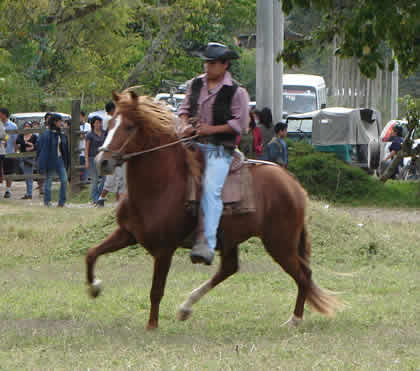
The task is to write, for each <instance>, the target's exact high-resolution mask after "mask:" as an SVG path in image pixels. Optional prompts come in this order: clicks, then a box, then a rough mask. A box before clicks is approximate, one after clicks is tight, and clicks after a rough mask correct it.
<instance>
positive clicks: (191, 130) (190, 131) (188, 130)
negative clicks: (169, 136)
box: [182, 125, 196, 137]
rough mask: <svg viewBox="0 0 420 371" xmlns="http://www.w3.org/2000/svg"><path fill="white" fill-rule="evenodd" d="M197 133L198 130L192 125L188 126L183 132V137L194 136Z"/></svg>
mask: <svg viewBox="0 0 420 371" xmlns="http://www.w3.org/2000/svg"><path fill="white" fill-rule="evenodd" d="M195 132H196V129H195V128H194V127H192V125H186V126H185V127H184V129H183V130H182V136H183V137H190V136H191V135H194V134H195Z"/></svg>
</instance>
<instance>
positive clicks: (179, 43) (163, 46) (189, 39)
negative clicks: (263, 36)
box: [0, 0, 255, 111]
mask: <svg viewBox="0 0 420 371" xmlns="http://www.w3.org/2000/svg"><path fill="white" fill-rule="evenodd" d="M253 24H255V1H252V0H227V1H218V0H117V1H115V0H113V1H111V0H83V1H74V0H33V1H30V2H27V1H25V0H3V1H0V62H2V63H0V77H2V78H4V79H5V81H6V83H4V84H3V85H2V86H0V89H1V91H2V97H0V104H7V105H9V107H13V109H12V110H20V111H21V110H28V109H33V110H36V109H39V105H40V104H41V101H42V102H44V103H45V102H46V103H47V105H50V106H51V108H53V109H58V108H60V109H63V108H64V107H63V108H61V105H62V104H66V105H68V100H69V99H70V98H82V99H83V104H84V106H85V108H87V109H90V108H92V109H94V108H98V106H100V107H102V106H103V104H104V102H106V101H107V100H109V98H110V93H111V91H112V90H114V89H121V88H124V87H126V86H130V85H142V86H143V90H144V92H146V93H149V94H152V93H154V92H156V90H157V89H158V88H159V86H160V84H161V81H162V80H164V79H174V80H178V81H181V82H183V81H185V80H187V79H189V78H191V77H192V76H194V74H196V73H198V72H200V71H201V69H202V66H201V62H200V60H199V59H197V58H195V59H194V58H192V57H191V55H190V52H191V51H192V50H193V49H195V48H197V46H199V45H201V44H205V43H207V42H208V41H222V42H226V43H227V44H229V45H233V44H234V42H233V36H234V35H235V33H236V32H237V30H240V29H241V28H246V27H248V25H253ZM12 87H13V88H12ZM16 89H24V90H25V93H26V90H30V91H33V92H36V93H34V94H32V95H31V96H30V97H28V98H30V99H27V100H26V104H25V105H22V102H20V99H17V98H16V97H15V94H16ZM28 93H29V92H28ZM15 98H16V99H15ZM18 100H19V103H18ZM15 102H16V104H15ZM60 102H64V103H60ZM66 110H68V108H66Z"/></svg>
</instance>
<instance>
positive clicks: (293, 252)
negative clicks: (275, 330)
mask: <svg viewBox="0 0 420 371" xmlns="http://www.w3.org/2000/svg"><path fill="white" fill-rule="evenodd" d="M277 237H278V238H277V239H273V238H270V239H264V245H265V248H266V249H267V251H268V253H269V254H270V255H271V256H272V257H273V259H274V260H275V261H276V262H277V263H279V264H280V265H281V267H282V268H283V269H284V270H285V271H286V272H287V273H288V274H290V275H291V276H292V277H293V279H294V280H295V282H296V284H297V286H298V296H297V299H296V305H295V310H294V311H293V315H292V317H291V318H290V319H289V320H288V321H287V322H286V323H285V325H294V326H297V325H298V324H299V323H300V322H301V320H302V318H303V309H304V305H305V301H306V300H307V301H308V302H309V304H310V305H311V306H312V308H313V309H314V310H316V311H317V312H319V313H321V314H323V315H326V316H332V315H333V314H334V312H335V310H336V309H339V308H340V307H341V306H342V304H341V303H340V302H339V301H338V300H336V299H335V298H334V297H332V296H330V295H329V294H328V293H327V292H326V291H324V290H323V289H321V288H319V287H318V286H317V285H316V284H315V283H314V281H313V280H312V271H311V269H310V267H309V258H310V254H311V246H310V242H309V241H308V235H307V231H306V227H305V226H304V227H303V228H302V230H301V233H300V235H299V236H298V238H297V240H296V238H293V237H291V236H289V239H288V240H287V239H286V234H282V235H280V234H278V235H277Z"/></svg>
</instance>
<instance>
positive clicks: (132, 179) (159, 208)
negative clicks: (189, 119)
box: [86, 91, 338, 329]
mask: <svg viewBox="0 0 420 371" xmlns="http://www.w3.org/2000/svg"><path fill="white" fill-rule="evenodd" d="M114 101H115V102H116V106H117V113H116V115H115V116H114V121H115V125H114V128H113V129H112V130H111V131H110V132H109V134H108V137H107V139H106V141H105V143H104V146H103V148H102V151H101V152H100V153H99V155H98V156H97V158H96V162H97V166H98V168H99V169H100V170H101V171H103V172H104V173H110V172H112V171H113V169H114V168H115V166H116V165H118V164H121V162H122V161H123V160H126V161H127V196H126V197H125V198H123V199H122V200H121V202H120V203H119V205H118V209H117V221H118V227H117V229H116V230H115V231H114V232H113V233H112V234H111V235H110V236H109V237H108V238H107V239H106V240H105V241H103V242H102V243H101V244H100V245H98V246H97V247H95V248H90V249H89V250H88V253H87V256H86V264H87V283H88V285H89V292H90V295H91V296H93V297H96V296H97V295H98V294H99V293H100V289H101V287H100V281H99V280H96V279H95V278H94V272H93V270H94V265H95V262H96V259H97V258H98V257H99V256H100V255H102V254H106V253H110V252H113V251H117V250H119V249H122V248H124V247H127V246H129V245H133V244H135V243H140V244H141V245H142V246H143V247H144V248H145V249H147V251H148V252H149V253H150V254H151V255H152V256H153V258H154V273H153V282H152V288H151V292H150V301H151V309H150V317H149V321H148V325H147V327H148V328H149V329H152V328H157V327H158V317H159V304H160V301H161V299H162V297H163V293H164V288H165V283H166V277H167V274H168V271H169V268H170V266H171V260H172V256H173V254H174V252H175V250H176V249H177V247H179V246H180V245H181V244H182V242H183V241H184V240H185V239H186V237H187V236H188V235H189V234H190V233H191V232H192V231H194V229H195V228H196V227H197V218H196V217H195V216H193V215H192V214H191V212H190V211H188V210H187V209H186V207H185V203H186V197H187V184H188V177H189V175H190V174H191V173H192V174H195V175H196V176H197V179H199V178H198V177H199V173H198V171H200V162H199V161H198V160H197V154H196V153H194V152H192V151H191V150H189V149H187V148H186V146H184V145H182V144H181V143H179V142H178V140H179V137H178V136H177V134H176V131H175V125H174V117H173V116H172V114H171V113H169V112H168V111H166V110H165V109H164V108H163V107H162V106H160V105H158V104H155V103H153V102H152V101H151V100H150V99H149V98H147V97H139V96H137V95H136V94H135V93H134V92H132V91H128V92H127V91H126V92H123V93H121V94H116V93H114ZM173 142H178V143H175V144H174V145H171V143H173ZM165 144H170V145H169V146H165ZM149 150H150V151H149ZM139 152H141V153H139ZM130 154H131V156H130ZM251 174H252V178H253V186H254V191H255V197H256V205H257V210H256V212H254V213H248V214H243V215H232V216H231V215H229V216H228V215H226V216H223V217H222V219H221V223H220V228H221V230H222V231H223V233H222V234H221V239H220V240H219V241H218V246H219V247H220V255H221V261H220V267H219V270H218V272H217V273H216V274H215V275H214V276H213V277H212V278H211V279H210V280H208V281H207V282H205V283H204V284H202V285H201V286H200V287H198V288H197V289H195V290H194V291H192V293H191V294H190V296H189V298H188V299H187V300H186V301H185V302H184V303H183V304H182V305H181V307H180V309H179V312H178V318H179V319H180V320H185V319H187V318H188V316H189V315H190V314H191V311H192V306H193V304H194V303H196V302H197V301H198V300H199V299H200V298H201V297H202V296H204V295H205V294H206V293H207V292H209V291H210V290H211V289H212V288H213V287H215V286H216V285H218V284H219V283H221V282H222V281H223V280H225V279H226V278H227V277H229V276H231V275H232V274H234V273H235V272H237V270H238V246H239V244H240V243H241V242H243V241H246V240H247V239H248V238H250V237H251V236H258V237H260V238H261V240H262V241H263V243H264V247H265V249H266V250H267V252H268V253H269V254H270V255H271V257H272V258H273V259H274V260H275V261H276V262H277V263H278V264H280V266H281V267H282V268H283V269H284V270H285V271H286V272H287V273H288V274H289V275H290V276H292V277H293V279H294V280H295V282H296V284H297V287H298V295H297V300H296V305H295V309H294V312H293V315H292V316H291V318H290V319H289V320H288V321H287V322H286V324H288V325H297V324H298V323H299V322H300V321H301V320H302V317H303V310H304V303H305V300H308V302H309V304H311V306H312V307H313V308H314V309H315V310H316V311H318V312H320V313H322V314H324V315H332V314H333V313H334V310H335V309H336V306H337V304H338V301H336V300H335V299H334V298H333V297H331V296H329V295H328V294H327V293H326V292H325V291H324V290H322V289H321V288H319V287H318V286H316V284H315V283H314V281H313V280H312V277H311V269H310V268H309V257H310V242H309V240H308V235H307V230H306V226H305V208H306V206H305V203H306V193H305V191H304V190H303V188H302V187H301V186H300V185H299V183H298V182H297V180H296V179H295V178H294V177H293V176H291V175H290V174H289V173H288V172H287V171H285V170H283V169H282V168H280V167H279V166H271V165H254V166H253V167H251Z"/></svg>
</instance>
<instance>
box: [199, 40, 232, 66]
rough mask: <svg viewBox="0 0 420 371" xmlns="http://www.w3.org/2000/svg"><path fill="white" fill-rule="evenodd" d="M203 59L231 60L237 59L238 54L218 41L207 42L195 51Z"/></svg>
mask: <svg viewBox="0 0 420 371" xmlns="http://www.w3.org/2000/svg"><path fill="white" fill-rule="evenodd" d="M197 54H198V55H199V56H200V57H201V59H203V60H204V61H217V60H231V59H238V58H239V55H238V54H237V53H236V52H235V51H233V50H232V49H229V48H228V47H227V46H226V45H223V44H220V43H213V42H212V43H208V44H207V46H205V47H203V48H201V50H199V52H198V53H197Z"/></svg>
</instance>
